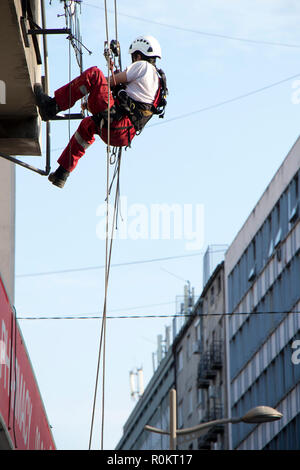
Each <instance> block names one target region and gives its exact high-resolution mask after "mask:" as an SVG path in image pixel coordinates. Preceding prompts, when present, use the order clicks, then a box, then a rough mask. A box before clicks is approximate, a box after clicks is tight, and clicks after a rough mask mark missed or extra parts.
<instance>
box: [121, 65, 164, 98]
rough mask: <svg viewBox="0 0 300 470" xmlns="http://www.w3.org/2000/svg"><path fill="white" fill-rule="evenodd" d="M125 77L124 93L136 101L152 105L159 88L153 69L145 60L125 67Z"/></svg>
mask: <svg viewBox="0 0 300 470" xmlns="http://www.w3.org/2000/svg"><path fill="white" fill-rule="evenodd" d="M126 76H127V85H126V93H127V94H128V95H129V96H130V97H131V98H132V99H134V100H136V101H140V102H142V103H149V104H152V103H153V101H154V98H155V96H156V93H157V90H158V86H159V78H158V73H157V71H156V69H155V67H154V66H153V65H151V64H150V63H149V62H147V61H146V60H138V61H137V62H134V63H133V64H131V65H129V67H127V69H126Z"/></svg>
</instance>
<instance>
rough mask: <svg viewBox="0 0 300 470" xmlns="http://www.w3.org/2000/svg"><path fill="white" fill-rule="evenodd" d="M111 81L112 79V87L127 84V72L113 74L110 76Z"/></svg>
mask: <svg viewBox="0 0 300 470" xmlns="http://www.w3.org/2000/svg"><path fill="white" fill-rule="evenodd" d="M109 81H110V86H111V87H113V86H116V85H120V84H121V83H122V84H124V85H125V84H126V83H127V75H126V72H118V73H115V74H113V75H111V76H110V77H109Z"/></svg>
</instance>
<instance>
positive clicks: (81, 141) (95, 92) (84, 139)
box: [54, 67, 135, 172]
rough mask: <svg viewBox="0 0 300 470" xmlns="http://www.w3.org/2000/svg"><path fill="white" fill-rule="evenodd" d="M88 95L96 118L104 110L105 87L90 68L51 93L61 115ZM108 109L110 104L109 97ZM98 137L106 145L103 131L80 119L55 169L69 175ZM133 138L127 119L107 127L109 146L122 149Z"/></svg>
mask: <svg viewBox="0 0 300 470" xmlns="http://www.w3.org/2000/svg"><path fill="white" fill-rule="evenodd" d="M85 95H88V109H89V111H90V112H91V113H92V114H97V113H99V112H101V111H104V110H105V109H107V108H108V84H107V81H106V78H105V76H104V75H103V72H102V71H101V70H100V69H98V67H91V68H89V69H87V70H86V71H85V72H83V73H82V74H81V75H80V76H79V77H77V78H75V79H74V80H72V81H71V82H70V83H68V84H67V85H64V86H63V87H61V88H59V89H58V90H56V91H55V93H54V96H55V100H56V102H57V104H58V106H59V107H60V109H61V111H65V110H66V109H69V108H71V107H72V106H73V105H74V104H75V102H76V101H77V100H79V99H81V98H82V97H83V96H85ZM109 104H110V107H111V106H113V104H114V99H113V96H112V95H110V99H109ZM95 134H98V135H100V137H101V139H102V140H103V141H104V142H105V143H106V144H107V143H108V142H107V129H106V128H102V129H101V133H100V130H99V129H98V128H97V126H96V124H95V122H94V121H93V119H92V118H91V117H86V118H84V119H82V121H81V123H80V125H79V127H78V129H77V131H76V132H75V134H74V135H73V136H72V138H71V140H70V142H69V144H68V145H67V147H66V148H65V150H64V151H63V153H62V154H61V156H60V157H59V159H58V163H59V165H61V166H62V167H63V168H64V169H65V170H67V171H70V172H71V171H72V170H74V168H75V167H76V165H77V163H78V160H79V159H80V158H81V157H82V156H83V155H84V154H85V150H86V149H87V148H88V147H89V146H90V145H91V144H92V143H93V142H94V141H95V137H94V135H95ZM134 136H135V129H134V127H133V126H132V123H131V121H130V119H129V118H127V117H124V118H122V119H120V120H119V121H113V122H112V123H111V126H110V145H112V146H114V147H123V146H126V145H128V143H129V142H130V141H131V140H132V139H133V137H134Z"/></svg>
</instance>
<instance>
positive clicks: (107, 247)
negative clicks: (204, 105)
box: [89, 0, 120, 450]
mask: <svg viewBox="0 0 300 470" xmlns="http://www.w3.org/2000/svg"><path fill="white" fill-rule="evenodd" d="M104 7H105V25H106V43H107V47H108V54H107V57H106V60H107V65H108V79H107V82H108V83H107V85H108V103H107V106H108V124H107V147H106V157H107V158H106V242H105V287H104V305H103V314H102V326H101V334H100V344H99V352H98V362H97V371H96V384H95V391H94V402H93V411H92V422H91V429H90V439H89V449H91V444H92V435H93V426H94V419H95V409H96V399H97V391H98V382H99V372H100V363H101V351H102V350H103V356H102V359H103V372H102V410H101V411H102V423H101V450H102V449H103V444H104V411H105V406H104V405H105V358H106V307H107V293H108V279H109V272H110V262H111V253H112V243H113V234H114V228H115V221H116V212H117V202H118V197H117V194H118V191H119V172H120V160H119V161H118V179H117V185H116V186H117V187H116V196H115V203H114V213H113V220H112V227H111V237H110V245H109V243H108V242H109V194H110V184H109V165H110V92H111V88H110V54H109V52H110V49H109V47H110V42H109V35H108V15H107V4H106V0H104Z"/></svg>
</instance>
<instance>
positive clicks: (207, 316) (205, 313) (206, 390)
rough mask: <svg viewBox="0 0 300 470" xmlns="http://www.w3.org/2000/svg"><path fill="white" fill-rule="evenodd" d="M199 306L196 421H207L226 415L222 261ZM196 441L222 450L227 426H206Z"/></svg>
mask: <svg viewBox="0 0 300 470" xmlns="http://www.w3.org/2000/svg"><path fill="white" fill-rule="evenodd" d="M200 305H201V311H200V318H201V345H200V355H199V363H198V376H197V384H198V393H199V396H200V406H201V407H200V409H201V414H200V416H201V420H200V422H208V421H213V420H216V419H221V418H224V417H227V416H228V405H227V386H226V378H227V374H226V330H225V290H224V262H222V263H220V264H219V265H218V266H217V267H216V268H215V270H214V272H213V273H212V275H211V277H210V278H209V280H208V281H207V283H206V285H205V286H204V289H203V292H202V294H201V297H200ZM197 444H198V445H197V448H198V449H211V450H213V449H215V450H223V449H226V448H227V447H228V437H227V427H226V426H224V425H222V426H215V427H213V428H210V429H209V430H208V431H207V432H206V433H205V434H202V435H201V436H200V437H199V438H198V443H197Z"/></svg>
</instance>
